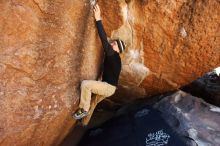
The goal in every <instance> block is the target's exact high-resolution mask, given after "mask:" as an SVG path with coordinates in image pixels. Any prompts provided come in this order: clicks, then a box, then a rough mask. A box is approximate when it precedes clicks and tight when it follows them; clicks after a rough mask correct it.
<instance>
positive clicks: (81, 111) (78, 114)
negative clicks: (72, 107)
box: [73, 108, 89, 120]
mask: <svg viewBox="0 0 220 146" xmlns="http://www.w3.org/2000/svg"><path fill="white" fill-rule="evenodd" d="M88 114H89V112H87V111H85V110H84V109H82V108H79V109H78V110H77V111H76V112H75V113H74V114H73V118H74V119H75V120H79V119H82V118H84V117H85V116H87V115H88Z"/></svg>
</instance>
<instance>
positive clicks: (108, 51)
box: [94, 4, 114, 56]
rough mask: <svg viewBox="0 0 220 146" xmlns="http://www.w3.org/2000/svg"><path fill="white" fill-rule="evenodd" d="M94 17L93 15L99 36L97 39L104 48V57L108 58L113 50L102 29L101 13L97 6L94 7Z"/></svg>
mask: <svg viewBox="0 0 220 146" xmlns="http://www.w3.org/2000/svg"><path fill="white" fill-rule="evenodd" d="M94 15H95V19H96V26H97V29H98V34H99V37H100V39H101V41H102V46H103V48H104V51H105V53H106V55H108V56H110V55H113V54H114V50H113V49H112V47H111V45H110V44H109V42H108V39H107V36H106V33H105V30H104V28H103V25H102V21H101V11H100V8H99V5H98V4H96V5H95V6H94Z"/></svg>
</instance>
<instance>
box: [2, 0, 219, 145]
mask: <svg viewBox="0 0 220 146" xmlns="http://www.w3.org/2000/svg"><path fill="white" fill-rule="evenodd" d="M99 4H100V7H101V10H102V12H103V14H102V17H103V23H104V26H105V28H106V32H107V34H108V35H109V37H112V38H118V37H120V38H122V39H123V40H124V41H125V43H126V44H127V51H126V52H125V53H124V54H123V55H122V62H123V70H122V74H121V78H120V87H119V89H121V90H120V91H122V92H118V93H117V94H116V95H117V97H120V96H123V97H124V99H126V98H127V95H129V97H134V98H136V97H139V96H148V95H155V94H159V93H162V92H165V91H170V90H173V89H176V88H178V87H180V86H182V85H185V84H187V83H189V82H190V81H192V80H194V79H196V78H197V77H199V76H201V75H202V74H203V73H205V72H208V71H210V70H212V69H213V68H215V67H217V66H219V65H220V38H219V35H220V30H219V25H220V16H219V13H220V3H219V1H218V0H212V1H211V0H210V1H195V0H189V1H179V0H165V1H164V0H163V1H162V0H148V1H147V0H125V1H123V0H122V1H119V0H118V1H116V0H114V1H104V0H99ZM0 10H1V13H0V39H1V41H0V111H1V113H0V145H3V146H11V145H17V146H23V145H36V146H42V145H45V146H49V145H58V144H59V143H60V142H61V140H62V139H63V138H64V137H65V136H66V134H67V133H68V132H69V130H70V129H71V127H72V126H73V125H74V123H75V121H73V120H72V119H71V112H73V111H74V110H75V109H76V108H77V105H78V99H79V94H80V90H79V89H80V88H79V87H80V82H81V81H82V80H84V79H96V78H97V77H98V75H99V69H100V63H101V62H102V57H103V55H102V54H103V53H102V49H101V44H100V40H99V38H98V35H97V32H96V28H95V23H94V18H93V13H92V9H91V6H90V2H89V0H80V1H76V0H75V1H72V0H54V1H47V0H11V1H7V0H1V1H0ZM131 95H132V96H131Z"/></svg>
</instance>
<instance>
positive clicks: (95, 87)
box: [73, 4, 125, 120]
mask: <svg viewBox="0 0 220 146" xmlns="http://www.w3.org/2000/svg"><path fill="white" fill-rule="evenodd" d="M93 11H94V17H95V20H96V27H97V30H98V34H99V37H100V39H101V42H102V46H103V48H104V53H105V58H104V62H103V74H102V81H95V80H84V81H82V83H81V95H80V104H79V108H78V109H77V111H76V112H75V113H74V114H73V118H74V119H76V120H78V119H82V118H83V117H85V116H87V115H88V114H89V109H90V102H91V96H92V93H93V94H97V95H101V96H102V97H104V98H106V97H109V96H111V95H113V94H114V93H115V90H116V88H117V85H118V79H119V75H120V72H121V58H120V55H119V54H120V53H122V52H124V50H125V45H124V42H123V41H122V40H120V39H117V40H112V41H111V42H108V40H107V36H106V33H105V30H104V28H103V25H102V20H101V11H100V8H99V5H98V4H96V5H95V6H94V7H93Z"/></svg>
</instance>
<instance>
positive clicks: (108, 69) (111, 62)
mask: <svg viewBox="0 0 220 146" xmlns="http://www.w3.org/2000/svg"><path fill="white" fill-rule="evenodd" d="M96 26H97V29H98V34H99V37H100V39H101V42H102V46H103V48H104V52H105V59H104V62H103V75H102V81H104V82H107V83H109V84H111V85H113V86H117V85H118V80H119V75H120V72H121V58H120V56H119V53H118V52H116V51H114V50H113V48H112V46H111V45H110V44H109V42H108V40H107V36H106V33H105V30H104V28H103V25H102V21H101V20H99V21H96Z"/></svg>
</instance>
